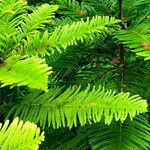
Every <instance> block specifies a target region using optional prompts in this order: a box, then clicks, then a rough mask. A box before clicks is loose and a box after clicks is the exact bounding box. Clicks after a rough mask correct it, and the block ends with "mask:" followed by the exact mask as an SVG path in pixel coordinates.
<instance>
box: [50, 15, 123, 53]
mask: <svg viewBox="0 0 150 150" xmlns="http://www.w3.org/2000/svg"><path fill="white" fill-rule="evenodd" d="M118 22H120V21H119V20H116V19H114V18H110V17H100V16H95V17H93V18H92V20H90V19H89V18H87V21H86V22H84V21H83V20H81V21H77V22H74V23H72V24H71V25H65V26H63V27H62V26H60V27H57V28H56V29H55V31H54V32H52V33H51V34H52V35H51V37H50V38H49V45H50V47H51V48H56V49H57V50H58V51H60V52H61V51H62V50H60V49H61V48H64V49H65V48H66V47H67V46H71V45H76V44H77V41H81V42H83V40H84V39H86V38H91V39H93V35H94V33H102V31H106V32H107V31H109V29H108V28H107V27H108V26H115V24H116V23H118Z"/></svg>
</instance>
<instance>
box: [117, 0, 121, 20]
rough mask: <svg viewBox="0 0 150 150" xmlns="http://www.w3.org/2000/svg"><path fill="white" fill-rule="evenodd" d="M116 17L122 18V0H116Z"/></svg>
mask: <svg viewBox="0 0 150 150" xmlns="http://www.w3.org/2000/svg"><path fill="white" fill-rule="evenodd" d="M118 19H120V20H121V19H122V0H118Z"/></svg>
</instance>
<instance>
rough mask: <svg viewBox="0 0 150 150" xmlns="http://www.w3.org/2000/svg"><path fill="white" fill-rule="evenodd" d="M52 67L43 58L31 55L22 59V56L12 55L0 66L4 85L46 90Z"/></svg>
mask: <svg viewBox="0 0 150 150" xmlns="http://www.w3.org/2000/svg"><path fill="white" fill-rule="evenodd" d="M50 69H51V68H50V67H48V66H47V64H45V63H44V60H43V59H40V58H36V57H31V58H26V59H22V60H21V59H20V56H12V57H9V58H8V59H6V60H5V62H4V63H3V64H1V66H0V81H1V82H2V83H3V85H2V87H4V86H7V85H12V86H16V85H17V86H23V85H28V86H29V87H31V88H35V89H41V90H46V89H47V84H48V75H49V74H50V73H51V72H50Z"/></svg>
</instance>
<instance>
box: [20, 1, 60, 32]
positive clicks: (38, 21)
mask: <svg viewBox="0 0 150 150" xmlns="http://www.w3.org/2000/svg"><path fill="white" fill-rule="evenodd" d="M57 9H58V5H48V4H43V5H41V6H38V7H37V8H36V9H35V10H33V13H31V14H28V16H27V17H25V20H24V23H22V30H23V32H25V33H29V32H32V31H34V30H37V29H43V28H44V25H45V24H48V23H50V19H51V18H53V17H54V11H56V10H57Z"/></svg>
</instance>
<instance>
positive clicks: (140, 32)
mask: <svg viewBox="0 0 150 150" xmlns="http://www.w3.org/2000/svg"><path fill="white" fill-rule="evenodd" d="M116 37H117V38H118V39H119V41H121V42H122V43H123V44H125V45H127V46H128V47H130V48H131V50H132V51H133V52H135V53H136V54H137V55H138V56H142V57H145V59H150V23H149V22H148V23H143V24H141V25H139V26H137V27H134V28H131V29H127V30H120V31H119V32H118V34H117V36H116Z"/></svg>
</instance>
